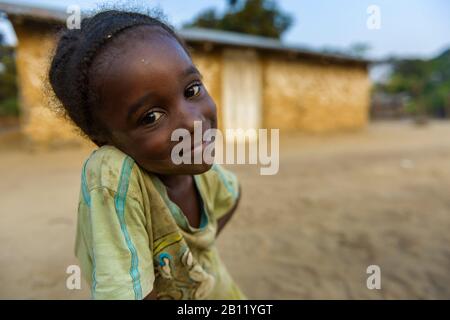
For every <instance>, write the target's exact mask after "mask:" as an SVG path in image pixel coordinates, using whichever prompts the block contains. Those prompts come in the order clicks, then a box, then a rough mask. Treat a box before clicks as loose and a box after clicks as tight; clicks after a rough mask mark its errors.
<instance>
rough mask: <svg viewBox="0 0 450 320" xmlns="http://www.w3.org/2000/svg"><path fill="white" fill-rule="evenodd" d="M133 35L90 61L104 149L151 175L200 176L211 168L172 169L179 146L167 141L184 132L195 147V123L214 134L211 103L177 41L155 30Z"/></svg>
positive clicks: (201, 165) (203, 165) (214, 109)
mask: <svg viewBox="0 0 450 320" xmlns="http://www.w3.org/2000/svg"><path fill="white" fill-rule="evenodd" d="M152 28H153V29H152ZM136 29H140V30H139V31H140V32H139V35H130V32H128V33H127V32H126V31H125V32H124V33H123V34H121V35H120V36H119V37H118V38H117V39H113V43H112V46H107V47H106V48H105V50H104V51H103V52H101V53H100V54H99V55H98V56H97V57H96V58H95V59H94V61H93V71H92V72H93V73H92V74H91V78H93V79H92V80H91V81H92V83H93V84H94V86H95V88H96V91H95V92H96V93H97V95H98V97H99V101H100V106H99V108H98V110H96V111H95V115H96V117H97V118H98V119H99V120H100V121H101V123H102V124H103V125H104V127H106V129H107V130H108V132H109V137H108V138H107V139H108V143H109V144H112V145H114V146H116V147H117V148H119V149H120V150H122V151H123V152H125V153H126V154H128V155H129V156H131V157H132V158H133V159H134V160H135V161H136V162H137V163H138V164H139V165H140V166H141V167H143V168H144V169H146V170H147V171H149V172H154V173H157V174H199V173H203V172H205V171H207V170H208V169H209V168H210V167H211V165H209V164H207V163H205V162H203V161H202V163H201V164H181V165H176V164H174V163H173V161H172V159H171V151H172V148H173V147H174V146H175V145H176V144H177V143H179V142H178V141H171V135H172V132H173V131H174V130H175V129H179V128H184V129H187V130H188V131H189V132H190V133H191V142H192V143H193V142H194V137H193V133H194V121H201V123H202V130H203V132H205V131H206V130H207V129H210V128H213V129H215V128H217V116H216V106H215V103H214V101H213V100H212V99H211V97H210V96H209V94H208V92H207V90H206V88H205V87H204V86H203V84H202V82H201V75H200V73H199V71H198V70H197V69H196V67H195V66H194V64H193V62H192V60H191V58H190V57H189V55H188V54H187V53H186V52H185V50H184V49H183V47H182V46H181V45H180V44H179V43H178V41H177V40H176V39H174V38H173V37H171V36H170V35H168V34H166V33H165V32H162V31H156V32H155V29H154V27H150V28H149V27H138V28H136ZM132 31H133V32H135V31H136V30H135V29H134V30H132ZM144 31H145V33H144ZM126 35H129V36H128V37H126ZM124 36H125V37H124ZM106 61H107V62H106Z"/></svg>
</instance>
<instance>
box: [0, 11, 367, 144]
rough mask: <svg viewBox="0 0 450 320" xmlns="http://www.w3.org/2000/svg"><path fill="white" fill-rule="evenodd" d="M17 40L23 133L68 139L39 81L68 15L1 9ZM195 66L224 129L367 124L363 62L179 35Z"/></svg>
mask: <svg viewBox="0 0 450 320" xmlns="http://www.w3.org/2000/svg"><path fill="white" fill-rule="evenodd" d="M0 10H2V11H4V12H6V13H7V15H8V18H9V19H10V21H11V22H12V24H13V26H14V29H15V32H16V34H17V38H18V45H17V69H18V75H19V87H20V92H21V94H20V99H21V108H22V114H23V119H22V124H23V131H24V133H25V134H26V136H27V137H28V138H29V139H30V140H32V141H35V142H44V143H52V142H53V141H63V140H66V139H67V140H71V139H76V138H74V137H75V135H74V134H73V130H70V129H69V126H68V124H67V123H65V122H63V121H62V120H60V119H58V118H56V117H55V115H54V114H53V113H52V111H50V109H49V102H48V99H47V96H48V94H47V93H46V91H45V88H46V87H45V77H46V73H47V66H48V63H49V61H50V55H51V52H52V48H53V46H54V44H55V40H54V32H55V30H56V27H58V26H61V25H63V24H64V23H65V21H66V18H67V16H68V14H66V13H65V12H64V11H58V10H53V11H52V10H49V9H44V8H41V7H39V5H33V6H24V5H14V4H0ZM179 34H180V35H181V37H182V38H184V39H185V41H186V42H187V44H188V45H189V46H190V47H191V48H192V53H193V58H194V62H195V64H196V65H197V66H198V68H199V69H200V71H201V72H202V74H203V76H204V82H205V85H206V87H207V88H208V90H209V92H210V94H211V96H212V97H213V98H214V100H215V101H216V103H217V106H218V113H219V126H220V127H222V128H243V129H246V128H280V129H281V130H282V131H286V130H294V131H304V132H330V131H342V130H357V129H361V128H364V127H365V126H366V124H367V121H368V115H369V102H370V86H371V84H370V81H369V77H368V70H367V69H368V68H367V67H368V61H366V60H362V59H358V58H353V57H349V56H342V55H333V54H322V53H319V52H314V51H311V50H307V49H305V48H300V47H296V46H290V45H286V44H284V43H283V42H280V41H277V40H274V39H269V38H264V37H256V36H250V35H244V34H237V33H231V32H223V31H216V30H205V29H184V30H180V31H179Z"/></svg>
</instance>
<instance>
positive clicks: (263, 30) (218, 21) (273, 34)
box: [184, 0, 293, 39]
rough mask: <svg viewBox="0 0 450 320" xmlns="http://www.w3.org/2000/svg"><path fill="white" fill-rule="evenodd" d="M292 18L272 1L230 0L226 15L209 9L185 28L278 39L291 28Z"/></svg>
mask: <svg viewBox="0 0 450 320" xmlns="http://www.w3.org/2000/svg"><path fill="white" fill-rule="evenodd" d="M292 21H293V20H292V17H291V16H290V15H288V14H287V13H284V12H282V11H281V10H280V9H279V8H278V6H277V4H276V3H275V1H271V0H229V1H228V7H227V10H226V12H225V13H224V14H219V13H218V12H216V10H215V9H207V10H205V11H203V12H202V13H200V14H199V15H198V16H197V17H196V18H194V20H193V21H192V22H190V23H188V24H185V25H184V27H200V28H208V29H219V30H226V31H234V32H240V33H247V34H252V35H258V36H264V37H270V38H277V39H279V38H280V37H281V35H282V34H283V33H284V32H285V31H286V30H288V29H289V27H290V26H291V25H292Z"/></svg>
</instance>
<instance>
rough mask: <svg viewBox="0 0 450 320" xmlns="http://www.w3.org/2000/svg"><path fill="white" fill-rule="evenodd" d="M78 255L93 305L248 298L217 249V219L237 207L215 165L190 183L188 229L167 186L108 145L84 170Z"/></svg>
mask: <svg viewBox="0 0 450 320" xmlns="http://www.w3.org/2000/svg"><path fill="white" fill-rule="evenodd" d="M81 180H82V181H81V191H80V200H79V206H78V225H77V237H76V245H75V253H76V256H77V257H78V259H79V261H80V265H81V270H82V273H83V275H84V277H85V279H86V280H87V282H88V283H89V285H90V287H91V292H92V297H93V298H94V299H142V298H144V297H145V296H146V295H148V294H149V293H150V292H151V291H152V290H153V289H155V292H156V293H157V296H158V298H159V299H245V296H244V295H243V294H242V292H241V291H240V290H239V288H238V287H237V286H236V284H235V283H234V281H233V280H232V278H231V277H230V275H229V273H228V271H227V270H226V268H225V266H224V264H223V263H222V261H221V259H220V257H219V254H218V251H217V248H216V245H215V238H216V232H217V220H218V219H219V218H220V217H222V216H223V215H225V214H226V213H228V212H229V211H230V209H231V208H232V207H233V206H234V205H235V204H236V201H237V199H238V196H239V194H238V193H239V185H238V181H237V179H236V176H235V175H234V174H232V173H231V172H229V171H227V170H225V169H224V168H222V167H221V166H219V165H213V167H212V168H211V169H210V170H209V171H207V172H205V173H203V174H200V175H196V176H194V181H195V183H196V186H197V189H198V191H199V194H200V198H201V202H202V205H201V206H202V207H203V210H202V217H201V223H200V226H199V228H193V227H191V226H190V225H189V223H188V220H187V219H186V217H185V215H184V214H183V213H182V211H181V209H180V208H179V207H178V206H177V205H176V204H175V203H174V202H172V201H171V200H170V199H169V197H168V196H167V191H166V189H165V186H164V184H163V183H162V182H161V181H160V180H159V179H158V178H157V177H156V176H155V175H153V174H151V173H149V172H147V171H146V170H144V169H142V168H141V167H139V166H138V165H137V164H136V163H135V162H134V160H133V159H132V158H131V157H129V156H128V155H126V154H125V153H123V152H121V151H120V150H118V149H117V148H115V147H113V146H102V147H101V148H99V149H97V150H95V151H94V152H93V153H92V154H91V155H90V157H89V158H88V159H87V160H86V162H85V163H84V166H83V170H82V179H81Z"/></svg>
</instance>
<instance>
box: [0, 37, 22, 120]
mask: <svg viewBox="0 0 450 320" xmlns="http://www.w3.org/2000/svg"><path fill="white" fill-rule="evenodd" d="M18 115H19V107H18V104H17V84H16V63H15V59H14V49H13V48H11V47H7V46H3V45H0V117H2V116H18Z"/></svg>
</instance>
